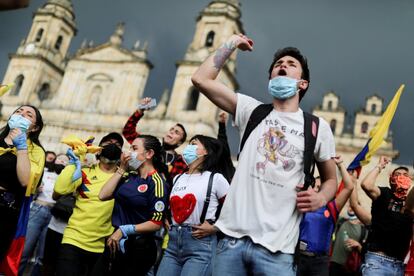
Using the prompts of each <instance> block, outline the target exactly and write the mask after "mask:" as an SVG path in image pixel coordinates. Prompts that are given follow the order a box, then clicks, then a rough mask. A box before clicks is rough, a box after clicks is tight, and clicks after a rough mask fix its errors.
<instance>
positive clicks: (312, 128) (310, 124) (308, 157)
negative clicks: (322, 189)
mask: <svg viewBox="0 0 414 276" xmlns="http://www.w3.org/2000/svg"><path fill="white" fill-rule="evenodd" d="M303 118H304V126H303V130H304V134H305V151H304V154H303V155H304V156H303V172H304V173H305V180H304V184H303V190H307V189H308V187H309V186H311V187H313V186H315V177H314V176H313V173H314V171H315V158H314V156H313V152H314V151H315V145H316V138H317V137H318V129H319V118H318V117H317V116H315V115H312V114H310V113H307V112H303ZM311 167H312V168H311Z"/></svg>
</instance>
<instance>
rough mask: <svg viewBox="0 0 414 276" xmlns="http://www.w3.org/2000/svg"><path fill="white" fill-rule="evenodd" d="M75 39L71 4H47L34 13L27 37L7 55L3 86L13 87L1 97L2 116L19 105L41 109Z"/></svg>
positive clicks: (54, 0) (56, 0) (52, 0)
mask: <svg viewBox="0 0 414 276" xmlns="http://www.w3.org/2000/svg"><path fill="white" fill-rule="evenodd" d="M75 35H76V24H75V14H74V12H73V6H72V3H71V2H70V0H48V1H47V2H46V3H45V4H44V5H43V7H41V8H39V9H38V10H37V11H36V12H35V13H34V15H33V23H32V27H31V29H30V31H29V34H28V35H27V37H26V38H25V39H23V40H22V42H21V43H20V46H19V47H18V49H17V52H16V53H14V54H11V55H10V63H9V66H8V68H7V71H6V74H5V76H4V79H3V83H11V82H14V83H15V86H14V88H13V89H12V91H11V92H10V93H8V94H6V95H5V96H4V97H2V103H3V110H4V112H3V114H10V113H11V112H12V111H13V110H14V109H15V108H16V106H19V105H21V104H28V103H30V104H32V105H35V106H39V107H42V102H43V101H44V100H47V99H50V98H52V97H53V96H54V94H55V93H56V91H57V90H58V87H59V85H60V82H61V80H62V77H63V74H64V70H65V66H66V57H67V52H68V49H69V46H70V42H71V40H72V38H73V37H74V36H75Z"/></svg>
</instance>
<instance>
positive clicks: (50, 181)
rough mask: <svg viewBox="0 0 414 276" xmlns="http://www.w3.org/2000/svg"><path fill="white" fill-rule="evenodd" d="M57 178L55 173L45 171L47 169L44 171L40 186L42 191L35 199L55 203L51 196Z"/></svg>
mask: <svg viewBox="0 0 414 276" xmlns="http://www.w3.org/2000/svg"><path fill="white" fill-rule="evenodd" d="M57 177H58V174H57V173H55V172H49V171H47V169H45V170H44V172H43V177H42V184H41V187H42V191H41V192H40V193H39V195H38V196H37V199H40V200H41V201H44V202H49V203H55V201H54V200H53V198H52V195H53V188H54V187H55V182H56V178H57Z"/></svg>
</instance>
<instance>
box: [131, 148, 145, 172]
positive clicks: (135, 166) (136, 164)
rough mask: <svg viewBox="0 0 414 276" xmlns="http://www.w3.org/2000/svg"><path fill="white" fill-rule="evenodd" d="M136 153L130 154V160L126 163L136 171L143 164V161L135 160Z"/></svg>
mask: <svg viewBox="0 0 414 276" xmlns="http://www.w3.org/2000/svg"><path fill="white" fill-rule="evenodd" d="M137 156H138V153H137V152H136V151H133V152H131V159H129V161H128V166H129V167H130V168H131V169H132V170H134V171H136V170H138V168H139V167H141V165H142V164H143V163H144V161H141V160H138V159H137Z"/></svg>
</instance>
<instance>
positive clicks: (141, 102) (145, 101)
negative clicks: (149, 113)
mask: <svg viewBox="0 0 414 276" xmlns="http://www.w3.org/2000/svg"><path fill="white" fill-rule="evenodd" d="M150 101H151V98H150V97H145V98H142V99H141V100H140V101H139V104H138V106H144V105H147V104H149V103H150ZM138 110H139V111H140V112H143V111H145V110H146V109H140V108H138Z"/></svg>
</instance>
